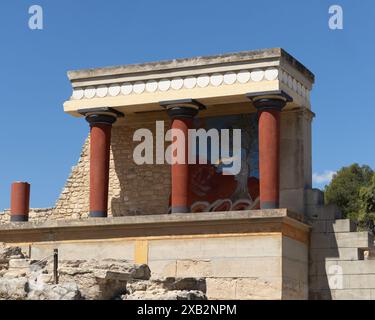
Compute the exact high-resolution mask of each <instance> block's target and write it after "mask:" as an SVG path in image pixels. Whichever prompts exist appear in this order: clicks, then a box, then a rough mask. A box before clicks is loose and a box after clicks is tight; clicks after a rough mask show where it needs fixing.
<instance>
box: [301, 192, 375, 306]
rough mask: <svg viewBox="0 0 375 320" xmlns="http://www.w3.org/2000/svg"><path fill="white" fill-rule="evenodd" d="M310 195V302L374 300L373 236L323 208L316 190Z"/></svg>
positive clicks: (337, 214) (319, 194) (320, 197)
mask: <svg viewBox="0 0 375 320" xmlns="http://www.w3.org/2000/svg"><path fill="white" fill-rule="evenodd" d="M309 193H310V195H309V197H308V198H309V203H308V205H307V212H308V214H309V218H310V223H311V225H312V232H311V243H310V253H309V254H310V263H309V296H310V299H317V300H331V299H332V300H341V299H345V300H346V299H348V300H352V299H368V300H370V299H371V300H374V299H375V260H373V259H374V236H373V235H372V234H371V233H369V232H367V231H357V229H356V225H355V223H354V222H353V221H350V220H349V219H340V218H341V213H340V212H339V211H338V209H337V207H335V206H324V205H323V195H322V193H321V192H320V191H319V190H311V191H310V192H309Z"/></svg>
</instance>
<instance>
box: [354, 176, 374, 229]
mask: <svg viewBox="0 0 375 320" xmlns="http://www.w3.org/2000/svg"><path fill="white" fill-rule="evenodd" d="M359 200H360V203H361V208H360V212H359V216H358V223H359V226H360V227H361V228H362V229H370V230H371V231H373V232H374V231H375V230H374V229H375V228H374V225H375V224H374V222H375V174H374V175H373V176H372V179H371V182H370V185H368V186H364V187H362V188H361V189H360V190H359Z"/></svg>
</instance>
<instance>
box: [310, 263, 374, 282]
mask: <svg viewBox="0 0 375 320" xmlns="http://www.w3.org/2000/svg"><path fill="white" fill-rule="evenodd" d="M337 274H343V275H344V276H346V275H350V274H355V275H370V274H372V275H375V260H357V261H325V262H324V261H314V262H312V263H311V264H310V276H317V275H337ZM374 288H375V287H374Z"/></svg>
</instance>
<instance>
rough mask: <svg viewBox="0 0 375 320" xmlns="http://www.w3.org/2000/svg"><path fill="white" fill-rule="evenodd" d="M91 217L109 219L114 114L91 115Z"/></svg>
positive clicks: (88, 119) (87, 117) (88, 117)
mask: <svg viewBox="0 0 375 320" xmlns="http://www.w3.org/2000/svg"><path fill="white" fill-rule="evenodd" d="M86 120H87V121H88V122H89V123H90V217H107V215H108V212H107V211H108V210H107V208H108V185H109V157H110V146H111V130H112V123H114V122H115V121H116V117H115V116H114V115H112V114H108V115H107V114H90V115H87V116H86Z"/></svg>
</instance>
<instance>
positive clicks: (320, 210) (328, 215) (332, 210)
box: [306, 204, 342, 221]
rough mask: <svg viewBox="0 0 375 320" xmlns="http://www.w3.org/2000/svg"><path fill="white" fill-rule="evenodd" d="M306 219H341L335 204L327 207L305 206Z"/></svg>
mask: <svg viewBox="0 0 375 320" xmlns="http://www.w3.org/2000/svg"><path fill="white" fill-rule="evenodd" d="M306 215H307V218H308V219H309V220H311V221H315V220H335V219H341V218H342V213H341V211H340V209H339V208H338V207H337V206H336V205H335V204H329V205H318V206H314V205H307V206H306Z"/></svg>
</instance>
